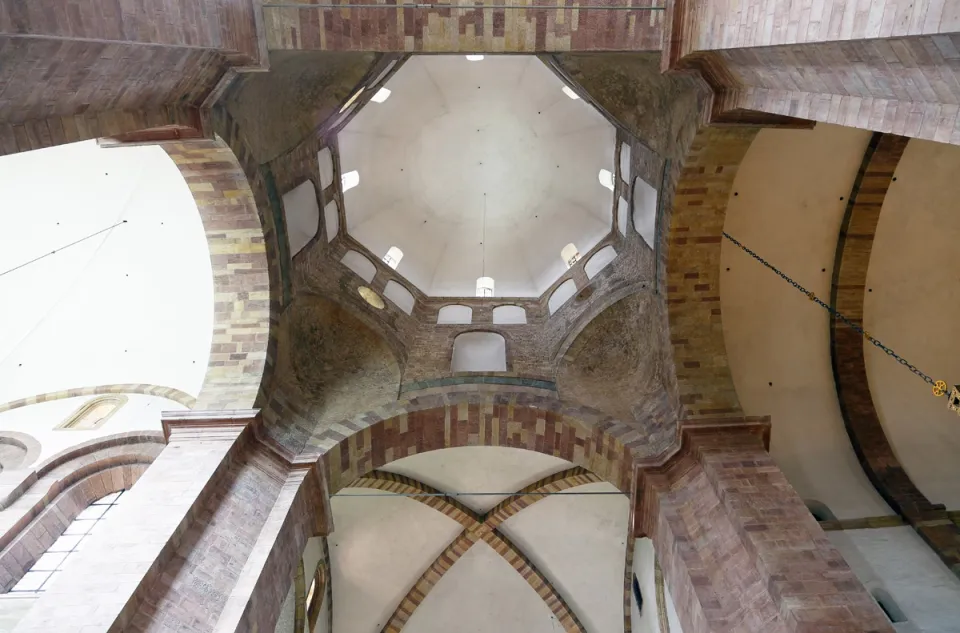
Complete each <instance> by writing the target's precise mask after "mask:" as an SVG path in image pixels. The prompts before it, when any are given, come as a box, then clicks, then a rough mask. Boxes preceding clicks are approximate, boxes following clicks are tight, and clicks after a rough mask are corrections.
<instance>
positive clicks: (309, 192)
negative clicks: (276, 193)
mask: <svg viewBox="0 0 960 633" xmlns="http://www.w3.org/2000/svg"><path fill="white" fill-rule="evenodd" d="M281 201H282V203H283V217H284V219H285V220H286V223H287V241H288V242H289V244H290V255H291V256H293V255H296V254H297V253H299V252H300V251H302V250H303V248H304V247H305V246H306V245H307V244H309V243H310V240H312V239H313V238H314V236H315V235H316V234H317V231H319V230H320V205H319V203H318V202H317V189H316V187H314V186H313V182H312V181H310V180H307V181H304V182H302V183H300V184H299V185H297V186H296V187H294V188H293V189H291V190H290V191H288V192H287V193H285V194H283V198H282V199H281Z"/></svg>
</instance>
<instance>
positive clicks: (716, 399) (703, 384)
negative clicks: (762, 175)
mask: <svg viewBox="0 0 960 633" xmlns="http://www.w3.org/2000/svg"><path fill="white" fill-rule="evenodd" d="M757 132H758V129H757V128H746V127H744V128H738V127H729V128H716V127H706V128H703V129H701V130H700V131H699V132H697V135H696V137H695V138H694V140H693V142H692V144H691V145H690V150H689V152H688V154H687V156H686V157H685V159H684V161H683V162H682V164H678V165H675V166H674V167H673V171H672V173H671V181H672V182H674V183H675V185H674V187H673V195H672V201H671V203H668V204H665V205H664V210H663V217H662V218H661V222H660V225H661V226H662V227H664V229H663V230H662V232H661V235H659V236H658V240H659V243H660V246H661V248H660V249H659V253H658V262H657V266H658V269H659V270H658V278H659V279H660V280H661V282H660V283H661V287H663V286H665V290H666V292H665V295H666V297H665V299H666V304H667V321H668V327H669V332H670V343H671V347H672V352H673V353H672V363H667V365H671V364H672V365H673V367H674V371H675V372H676V383H677V391H678V399H679V405H680V407H681V417H682V418H684V419H695V418H716V417H724V416H733V417H735V416H738V415H741V410H740V401H739V399H738V398H737V393H736V390H735V389H734V386H733V378H732V377H731V375H730V369H729V365H728V363H727V353H726V347H725V345H724V341H723V328H722V327H721V314H720V246H721V241H722V240H723V223H724V219H725V216H726V211H727V201H728V200H729V198H730V195H731V194H732V193H733V191H732V188H733V181H734V178H735V177H736V175H737V169H738V168H739V166H740V163H741V161H742V160H743V157H744V156H745V155H746V153H747V150H748V149H749V147H750V144H751V143H752V142H753V139H754V138H755V137H756V135H757ZM664 279H665V282H664Z"/></svg>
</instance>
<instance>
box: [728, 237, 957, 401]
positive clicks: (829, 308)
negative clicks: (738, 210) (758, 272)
mask: <svg viewBox="0 0 960 633" xmlns="http://www.w3.org/2000/svg"><path fill="white" fill-rule="evenodd" d="M723 236H724V237H725V238H727V239H728V240H730V241H731V242H733V244H734V245H735V246H737V247H738V248H740V250H742V251H743V252H744V253H746V254H747V255H749V256H750V257H752V258H754V259H755V260H757V261H758V262H760V263H761V264H763V265H764V267H766V268H769V269H770V270H772V271H773V272H775V273H776V274H777V276H779V277H780V278H781V279H783V280H784V281H786V282H787V283H788V284H790V285H791V286H793V287H794V288H796V289H797V290H799V291H800V292H802V293H803V294H805V295H807V298H808V299H810V300H811V301H813V302H814V303H816V304H817V305H819V306H820V307H821V308H823V309H824V310H826V311H827V312H829V313H830V314H832V315H833V316H835V317H836V318H838V319H840V320H841V321H843V322H844V323H846V324H847V325H849V326H850V327H851V328H853V330H854V331H856V332H858V333H859V334H860V335H861V336H863V337H864V338H865V339H867V340H868V341H870V342H871V343H873V345H874V346H875V347H878V348H880V349H881V350H883V352H884V353H885V354H886V355H887V356H890V357H891V358H894V359H895V360H896V361H897V362H898V363H900V364H901V365H903V366H904V367H906V368H907V369H909V370H910V371H911V372H913V373H914V374H916V375H917V376H919V377H920V378H922V379H923V382H925V383H927V384H928V385H936V383H937V382H938V381H935V380H934V379H933V378H931V377H930V376H928V375H927V374H925V373H923V372H922V371H920V370H919V369H917V367H916V366H915V365H913V364H911V363H909V362H907V359H906V358H904V357H903V356H900V355H899V354H897V353H896V352H895V351H893V350H892V349H890V348H889V347H887V346H886V345H884V344H883V343H881V342H880V341H879V340H877V339H876V338H874V337H873V336H871V335H870V333H869V332H867V331H866V330H864V329H863V328H862V327H860V326H859V325H857V324H856V323H854V322H853V321H851V320H850V319H848V318H847V317H845V316H844V315H842V314H841V313H840V312H838V311H837V310H836V308H834V307H833V306H831V305H830V304H828V303H826V302H825V301H823V300H822V299H820V297H818V296H817V295H815V294H814V293H812V292H810V291H809V290H807V289H806V288H804V287H803V286H801V285H800V284H798V283H797V282H795V281H794V280H793V279H791V278H790V277H787V276H786V275H785V274H783V273H782V272H780V270H779V269H778V268H777V267H776V266H774V265H773V264H771V263H770V262H768V261H767V260H765V259H764V258H762V257H760V256H759V255H757V254H756V253H754V252H753V251H752V250H750V248H748V247H747V246H744V245H743V244H741V243H740V242H738V241H737V240H736V239H734V238H733V237H732V236H731V235H730V234H729V233H727V232H726V231H724V232H723ZM935 393H936V392H935Z"/></svg>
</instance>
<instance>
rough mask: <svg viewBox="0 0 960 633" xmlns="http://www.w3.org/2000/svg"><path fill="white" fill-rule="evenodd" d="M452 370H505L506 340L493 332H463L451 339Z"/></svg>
mask: <svg viewBox="0 0 960 633" xmlns="http://www.w3.org/2000/svg"><path fill="white" fill-rule="evenodd" d="M452 369H453V371H455V372H456V371H507V342H506V340H505V339H504V338H503V337H502V336H500V335H499V334H497V333H495V332H464V333H463V334H460V335H459V336H457V338H455V339H453V367H452Z"/></svg>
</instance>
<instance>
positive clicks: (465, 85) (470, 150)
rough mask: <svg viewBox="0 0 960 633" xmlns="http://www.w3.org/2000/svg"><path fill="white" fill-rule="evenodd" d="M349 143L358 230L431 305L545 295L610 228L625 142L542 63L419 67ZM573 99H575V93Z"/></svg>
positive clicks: (344, 144) (349, 202)
mask: <svg viewBox="0 0 960 633" xmlns="http://www.w3.org/2000/svg"><path fill="white" fill-rule="evenodd" d="M385 87H386V88H387V89H388V90H390V94H389V96H388V97H387V99H386V100H385V101H383V102H376V101H374V102H371V103H369V104H368V105H367V106H365V107H364V108H363V109H362V110H361V111H360V112H359V113H358V114H357V115H356V116H355V117H354V118H353V120H352V121H351V122H350V123H349V124H348V125H347V126H346V128H345V129H344V130H343V131H342V132H341V133H340V135H339V147H340V160H341V168H342V172H343V173H347V172H350V171H352V170H356V171H358V172H359V175H360V183H359V185H357V186H356V187H353V188H351V189H349V190H348V191H347V192H346V194H345V195H344V202H345V207H346V216H347V232H348V233H349V234H350V235H352V236H353V237H354V238H355V239H357V240H358V241H360V242H361V243H362V244H364V245H365V246H366V247H367V248H369V249H370V250H371V251H372V252H373V253H374V254H375V255H377V256H380V257H383V256H384V255H385V254H386V253H387V251H388V250H389V249H390V247H398V248H399V249H400V250H401V251H402V252H403V258H402V260H401V261H400V263H399V266H398V267H397V270H398V272H400V273H401V274H403V275H404V276H405V277H406V278H407V279H409V280H410V281H411V282H412V283H414V284H416V285H417V287H419V288H420V289H421V290H422V291H423V292H425V293H426V294H428V295H431V296H470V295H474V294H475V289H476V283H477V279H478V278H479V277H482V276H487V277H492V278H494V280H495V282H496V289H495V294H496V296H511V297H531V296H539V295H541V294H542V293H543V292H544V291H545V290H546V289H547V288H548V287H549V286H550V284H551V283H553V282H554V281H555V280H556V279H557V278H558V277H559V276H560V275H561V274H562V273H563V272H564V271H565V270H566V268H567V266H566V264H565V263H564V261H563V259H561V250H562V249H563V248H564V246H566V245H567V244H569V243H573V244H575V245H576V246H577V248H578V249H579V251H580V252H581V253H586V252H587V251H588V250H589V249H590V248H592V247H593V246H594V245H596V244H597V242H598V241H599V240H600V239H602V238H603V237H604V236H605V235H607V234H608V233H609V232H610V230H611V227H612V214H613V192H612V191H611V190H610V189H608V188H606V187H605V186H604V185H603V184H601V182H600V179H599V178H598V174H599V173H600V170H602V169H605V170H609V171H611V172H612V171H613V170H614V166H613V163H614V152H615V148H616V133H615V130H614V128H613V126H612V125H611V124H610V123H609V122H608V121H607V120H606V119H605V118H604V117H603V116H602V115H601V114H600V113H599V112H597V111H596V110H595V109H594V108H593V107H592V106H590V105H589V104H588V103H586V102H584V101H583V100H582V99H575V98H571V97H570V96H568V94H567V93H566V92H564V90H563V89H564V87H565V84H564V83H563V82H562V81H561V80H560V79H559V78H558V77H557V76H556V75H555V74H554V73H553V72H552V71H551V70H550V69H549V68H547V67H546V65H544V64H543V62H541V61H540V60H539V59H538V58H536V57H534V56H506V55H503V56H486V57H485V58H484V59H483V60H481V61H470V60H468V59H466V57H465V56H463V55H449V56H444V55H431V56H414V57H412V58H410V59H409V60H408V61H407V62H406V63H405V64H404V65H403V67H402V68H401V69H400V70H399V71H398V72H397V73H396V74H395V75H394V76H393V77H391V79H390V80H389V81H388V82H387V84H385ZM571 94H573V93H571Z"/></svg>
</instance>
